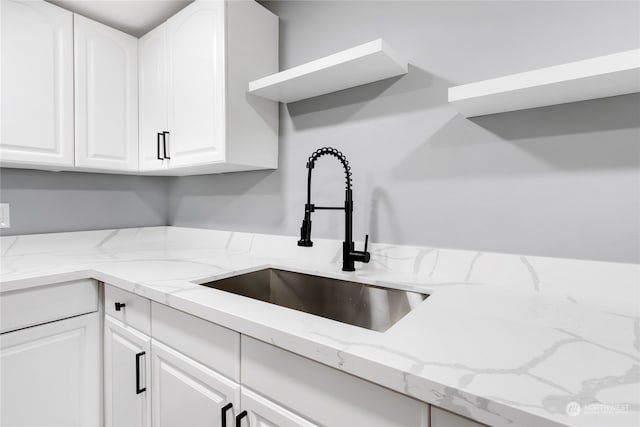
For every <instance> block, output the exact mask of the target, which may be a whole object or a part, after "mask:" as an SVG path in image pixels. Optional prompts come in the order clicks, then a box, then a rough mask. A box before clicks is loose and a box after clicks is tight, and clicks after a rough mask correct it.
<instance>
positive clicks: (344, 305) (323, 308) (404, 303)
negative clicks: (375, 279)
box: [202, 268, 428, 332]
mask: <svg viewBox="0 0 640 427" xmlns="http://www.w3.org/2000/svg"><path fill="white" fill-rule="evenodd" d="M202 285H203V286H208V287H210V288H215V289H219V290H222V291H227V292H232V293H234V294H237V295H242V296H245V297H249V298H253V299H257V300H260V301H265V302H268V303H271V304H276V305H279V306H282V307H287V308H291V309H294V310H298V311H304V312H305V313H311V314H315V315H317V316H321V317H325V318H327V319H333V320H337V321H338V322H343V323H349V324H351V325H355V326H360V327H363V328H367V329H372V330H374V331H379V332H384V331H386V330H387V329H389V328H390V327H391V326H392V325H393V324H395V323H396V322H397V321H398V320H400V319H402V318H403V317H404V316H405V315H406V314H407V313H409V312H410V311H411V310H413V309H414V308H416V307H417V306H418V304H420V303H421V302H422V301H424V300H425V298H427V297H428V295H426V294H420V293H416V292H408V291H401V290H398V289H388V288H382V287H378V286H372V285H366V284H363V283H356V282H349V281H344V280H337V279H330V278H327V277H320V276H313V275H309V274H302V273H295V272H292V271H285V270H277V269H273V268H267V269H264V270H258V271H254V272H251V273H246V274H241V275H238V276H233V277H229V278H226V279H220V280H216V281H213V282H208V283H202Z"/></svg>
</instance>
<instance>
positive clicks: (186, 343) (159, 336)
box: [151, 302, 240, 382]
mask: <svg viewBox="0 0 640 427" xmlns="http://www.w3.org/2000/svg"><path fill="white" fill-rule="evenodd" d="M151 330H152V331H153V338H154V339H156V340H158V341H160V342H162V343H164V344H166V345H168V346H169V347H172V348H174V349H176V350H178V351H179V352H180V353H183V354H185V355H186V356H188V357H190V358H191V359H193V360H195V361H196V362H199V363H202V364H203V365H204V366H207V367H209V368H211V369H213V370H214V371H216V372H219V373H221V374H222V375H225V376H226V377H228V378H230V379H232V380H233V381H236V382H240V334H239V333H238V332H235V331H232V330H231V329H227V328H224V327H222V326H219V325H216V324H215V323H211V322H208V321H206V320H204V319H201V318H199V317H195V316H192V315H190V314H187V313H185V312H182V311H180V310H176V309H175V308H171V307H168V306H166V305H163V304H158V303H155V302H153V303H152V304H151Z"/></svg>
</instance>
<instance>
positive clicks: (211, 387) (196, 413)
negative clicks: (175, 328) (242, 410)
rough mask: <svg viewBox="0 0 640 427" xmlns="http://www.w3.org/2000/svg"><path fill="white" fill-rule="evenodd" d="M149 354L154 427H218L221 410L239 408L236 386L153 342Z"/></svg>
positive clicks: (238, 391) (238, 394)
mask: <svg viewBox="0 0 640 427" xmlns="http://www.w3.org/2000/svg"><path fill="white" fill-rule="evenodd" d="M151 354H152V360H151V366H152V370H153V376H152V379H151V384H152V386H151V396H152V398H151V399H152V405H151V406H152V408H153V416H152V419H153V425H154V426H164V427H168V426H175V427H182V426H221V425H222V415H221V414H222V408H223V407H225V406H226V405H227V404H229V403H231V404H232V405H233V406H232V408H238V407H239V403H240V385H239V384H238V383H236V382H234V381H231V380H229V379H228V378H225V377H223V376H222V375H220V374H219V373H217V372H215V371H213V370H211V369H209V368H207V367H206V366H204V365H202V364H200V363H198V362H196V361H194V360H193V359H191V358H189V357H187V356H185V355H184V354H182V353H179V352H177V351H176V350H173V349H172V348H170V347H168V346H166V345H164V344H162V343H160V342H157V341H155V340H153V342H152V346H151ZM225 412H226V411H225Z"/></svg>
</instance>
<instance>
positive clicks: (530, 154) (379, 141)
mask: <svg viewBox="0 0 640 427" xmlns="http://www.w3.org/2000/svg"><path fill="white" fill-rule="evenodd" d="M264 4H265V5H266V6H267V7H268V8H269V9H271V10H272V11H273V12H274V13H276V14H277V15H279V16H280V17H281V50H280V52H281V61H280V62H281V67H282V68H287V67H291V66H294V65H298V64H300V63H303V62H305V61H308V60H312V59H315V58H318V57H320V56H324V55H327V54H330V53H333V52H336V51H338V50H341V49H345V48H348V47H351V46H354V45H356V44H359V43H364V42H367V41H370V40H373V39H376V38H379V37H382V38H384V39H385V40H387V41H388V42H389V43H390V44H391V46H393V47H394V48H395V49H396V50H397V51H398V52H399V53H400V54H401V55H402V56H404V57H406V58H407V59H408V60H409V62H410V63H411V68H410V71H409V73H408V74H407V75H405V76H403V77H401V78H393V79H389V80H386V81H381V82H378V83H373V84H369V85H366V86H362V87H358V88H353V89H348V90H345V91H342V92H340V93H335V94H329V95H325V96H321V97H317V98H313V99H309V100H304V101H300V102H297V103H293V104H288V105H283V106H281V110H280V111H281V135H280V168H279V169H278V170H277V171H266V172H248V173H234V174H226V175H217V176H216V175H210V176H199V177H187V178H175V179H171V181H170V183H169V223H170V224H173V225H182V226H194V227H208V228H219V229H228V230H242V231H255V232H265V233H275V234H288V235H295V234H297V233H298V229H299V227H300V220H301V218H302V213H303V203H304V197H305V194H304V193H305V185H304V183H305V174H306V169H305V167H304V165H305V160H306V158H307V156H308V155H309V154H310V153H311V152H312V151H313V150H315V149H316V148H319V147H322V146H325V145H330V146H334V147H337V148H338V149H340V150H342V151H343V152H344V153H345V154H346V156H347V158H348V159H349V160H350V161H351V164H352V166H353V174H354V197H355V235H356V237H357V238H362V237H364V234H365V233H367V232H368V233H370V234H371V237H372V239H373V240H374V241H378V242H389V243H400V244H415V245H429V246H440V247H449V248H460V249H471V250H486V251H499V252H511V253H524V254H536V255H545V256H559V257H571V258H586V259H596V260H606V261H623V262H638V260H639V258H640V255H639V252H640V251H639V247H638V246H639V244H638V239H639V236H640V174H639V171H640V114H639V113H640V97H639V95H637V94H636V95H627V96H620V97H615V98H609V99H603V100H597V101H588V102H582V103H576V104H571V105H561V106H554V107H549V108H542V109H533V110H527V111H521V112H512V113H507V114H500V115H494V116H487V117H483V118H477V119H472V120H468V119H465V118H463V117H461V116H460V115H458V114H456V112H455V110H453V109H452V108H451V107H449V105H448V104H447V88H448V87H449V86H452V85H457V84H462V83H467V82H472V81H475V80H480V79H485V78H491V77H497V76H500V75H504V74H509V73H516V72H520V71H526V70H529V69H533V68H537V67H543V66H549V65H555V64H559V63H563V62H568V61H574V60H580V59H585V58H589V57H592V56H597V55H604V54H608V53H614V52H618V51H623V50H627V49H633V48H637V47H639V46H640V14H639V12H640V10H639V8H640V6H639V5H640V4H639V3H637V2H619V3H618V2H611V1H606V2H587V3H583V2H566V1H561V2H479V1H474V2H468V3H463V2H457V1H456V2H424V1H423V2H417V1H413V2H399V1H389V2H381V1H375V2H360V1H357V2H346V1H340V2H329V1H298V2H265V3H264ZM342 183H343V179H342V176H341V172H340V168H339V167H338V164H337V162H335V161H333V160H332V159H322V160H320V161H319V162H318V166H317V168H316V169H315V171H314V190H313V193H314V194H313V201H314V202H315V203H317V204H329V203H336V204H340V203H342V197H343V190H342V188H343V184H342ZM313 229H314V232H313V235H314V236H316V237H331V238H340V237H341V235H342V232H343V231H342V230H343V218H342V216H341V215H340V214H339V213H338V212H318V213H316V214H314V218H313Z"/></svg>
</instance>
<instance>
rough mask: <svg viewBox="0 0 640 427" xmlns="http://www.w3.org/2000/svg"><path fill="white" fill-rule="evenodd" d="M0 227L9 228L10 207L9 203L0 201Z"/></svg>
mask: <svg viewBox="0 0 640 427" xmlns="http://www.w3.org/2000/svg"><path fill="white" fill-rule="evenodd" d="M0 228H11V209H10V207H9V203H0Z"/></svg>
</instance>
